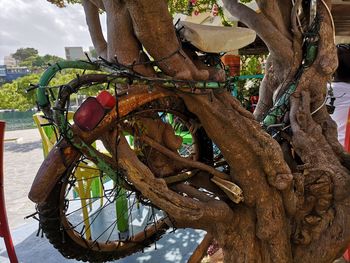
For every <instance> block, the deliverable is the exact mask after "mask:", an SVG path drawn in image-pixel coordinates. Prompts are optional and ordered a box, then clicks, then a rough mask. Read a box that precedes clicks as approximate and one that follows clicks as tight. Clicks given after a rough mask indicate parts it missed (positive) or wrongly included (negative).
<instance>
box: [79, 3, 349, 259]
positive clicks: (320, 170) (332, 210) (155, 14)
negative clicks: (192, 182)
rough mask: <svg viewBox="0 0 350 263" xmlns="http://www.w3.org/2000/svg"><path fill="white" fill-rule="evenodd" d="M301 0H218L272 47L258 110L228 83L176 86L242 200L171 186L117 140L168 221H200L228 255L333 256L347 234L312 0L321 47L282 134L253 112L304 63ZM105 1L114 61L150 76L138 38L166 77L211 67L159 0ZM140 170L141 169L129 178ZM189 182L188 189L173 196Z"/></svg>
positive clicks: (329, 37)
mask: <svg viewBox="0 0 350 263" xmlns="http://www.w3.org/2000/svg"><path fill="white" fill-rule="evenodd" d="M84 2H86V4H85V5H84V7H85V13H86V16H87V20H88V24H89V28H90V33H91V35H92V38H93V42H94V45H95V47H96V50H97V51H98V52H100V54H101V55H102V56H104V55H103V54H105V53H104V52H105V50H104V48H102V47H103V43H104V42H103V41H102V42H101V41H97V39H101V34H100V32H99V30H100V29H99V27H98V26H96V21H97V20H96V7H94V6H91V3H87V2H88V1H84ZM301 2H302V1H299V0H297V1H296V3H295V5H294V6H293V5H291V4H290V3H289V4H285V3H284V1H277V0H259V1H257V3H258V5H259V7H260V10H261V12H260V13H259V14H258V13H255V12H254V11H252V10H250V9H248V8H247V7H245V6H244V5H242V4H239V3H237V1H234V0H231V1H230V0H225V1H224V3H225V5H226V7H227V9H228V10H229V11H230V12H231V13H232V14H233V15H235V16H237V17H238V18H239V19H240V20H241V21H242V22H244V23H245V24H247V25H248V26H250V27H251V28H252V29H254V30H256V32H257V33H258V35H259V36H260V37H261V38H262V39H263V40H264V41H265V43H266V44H267V46H268V48H269V50H270V56H269V58H268V62H267V68H266V74H265V78H264V80H263V82H262V86H261V88H260V101H259V103H258V106H257V109H256V112H255V113H254V116H255V118H254V116H253V115H252V114H251V113H249V112H247V111H246V110H244V109H243V108H242V107H241V105H240V103H239V102H238V101H237V100H236V99H235V98H233V97H232V96H231V95H230V93H228V92H218V91H210V92H207V91H205V92H202V91H196V92H194V93H190V94H188V93H181V92H179V93H178V95H179V96H180V97H181V98H182V99H183V100H184V102H185V104H186V105H187V107H188V109H189V110H190V111H191V112H193V113H194V114H195V115H197V116H198V118H199V120H200V122H201V125H202V126H203V127H204V129H205V131H206V132H207V134H208V135H209V137H210V138H211V139H212V141H213V142H214V143H215V144H216V145H217V146H218V147H219V149H220V151H221V153H222V154H223V156H224V157H225V159H226V161H227V162H228V164H229V166H230V180H231V181H232V182H234V183H236V184H237V185H239V186H240V187H241V188H242V190H243V193H244V202H243V203H241V204H234V203H232V202H231V201H229V199H225V198H222V199H221V200H216V199H213V198H208V197H204V196H203V195H202V194H200V193H197V192H196V190H195V189H190V188H186V187H185V188H186V189H185V188H181V187H180V188H176V189H175V188H172V189H169V188H168V187H167V186H166V184H165V183H164V181H163V180H162V179H157V178H156V177H155V175H154V174H153V173H152V171H151V170H150V169H149V168H148V167H146V166H145V165H143V164H142V163H141V162H140V161H138V160H137V158H136V157H135V156H133V153H132V152H130V151H129V150H128V149H127V148H128V147H127V146H125V144H124V146H123V145H121V146H120V147H121V149H120V151H121V154H120V158H121V159H122V160H121V161H120V162H121V166H123V168H125V169H126V170H127V171H128V172H129V174H130V177H129V180H130V181H131V182H132V183H133V184H134V185H135V186H136V188H138V190H140V191H141V192H142V194H143V195H145V196H146V197H147V198H149V199H150V200H151V201H152V202H153V203H154V204H156V205H157V206H158V207H160V208H161V209H163V210H165V211H166V212H167V213H168V214H169V215H171V217H172V218H173V219H174V222H176V226H177V227H192V228H201V229H204V230H206V231H207V232H209V233H210V234H211V235H212V236H214V237H215V239H216V240H217V241H218V243H219V245H220V247H221V248H222V249H223V252H224V260H225V262H264V263H268V262H278V263H282V262H332V260H334V259H336V258H337V257H339V256H340V255H341V254H342V252H343V251H344V249H345V247H346V245H347V244H348V243H349V241H350V233H349V231H350V220H349V213H350V210H349V205H350V199H349V191H348V189H349V187H350V177H349V171H348V169H347V168H346V166H347V167H349V166H348V164H347V160H348V155H347V154H346V153H345V152H344V150H343V148H342V146H341V145H340V144H339V143H338V141H337V137H336V136H337V133H336V125H335V123H334V122H333V121H332V120H331V118H330V116H329V114H328V113H327V110H326V107H325V105H323V102H324V100H325V96H326V83H327V81H328V80H330V77H331V74H332V73H333V71H334V70H335V68H336V66H337V60H336V53H335V47H334V43H333V31H332V26H331V20H330V17H329V15H328V12H327V10H326V7H325V5H323V4H322V3H321V1H318V14H319V16H320V18H321V19H320V31H319V42H318V53H317V57H316V60H315V61H314V63H313V64H312V65H311V66H310V67H309V68H307V69H305V70H304V73H303V74H302V75H301V78H300V80H299V83H298V85H297V89H296V91H295V92H294V93H293V94H292V96H291V98H290V108H289V109H288V112H287V114H286V117H285V119H286V121H287V122H288V123H290V125H291V128H290V133H289V135H288V136H286V137H285V138H284V140H283V142H282V143H280V144H279V143H278V142H277V141H276V140H274V139H273V138H272V137H271V136H270V135H269V134H267V133H266V132H265V131H264V130H263V129H262V128H261V125H260V123H259V122H258V121H261V120H263V117H264V115H265V114H266V112H267V111H268V110H270V109H271V108H272V106H273V104H274V102H275V101H276V100H277V99H278V98H279V97H280V96H281V94H283V92H284V91H285V90H287V89H288V88H289V86H290V83H291V81H292V80H294V78H295V75H296V73H297V71H298V69H299V68H300V65H301V63H302V58H303V57H302V54H303V49H302V35H301V33H300V28H299V25H298V23H297V13H298V12H297V9H298V6H300V5H301ZM325 2H326V3H327V4H328V5H330V4H329V3H330V1H325ZM103 4H104V8H105V10H106V13H107V28H108V29H107V31H108V32H107V40H108V41H107V42H108V44H107V57H108V58H109V59H110V60H111V61H113V60H114V57H116V59H117V61H118V62H119V63H122V64H125V65H127V66H132V64H134V68H133V69H134V70H135V71H136V72H138V73H140V74H143V75H147V76H155V72H154V71H153V68H152V67H150V64H149V63H140V62H147V61H149V59H148V58H147V57H146V54H145V53H144V52H143V51H142V47H143V48H145V49H146V50H147V52H148V54H149V55H150V56H152V57H153V58H154V60H155V61H158V63H157V66H158V67H159V68H160V69H161V70H162V72H163V73H165V74H167V75H169V76H171V77H174V78H176V79H185V80H207V79H208V78H209V72H208V70H206V69H204V70H203V69H198V68H197V67H196V66H195V64H194V63H193V62H192V60H191V58H190V57H189V56H188V55H187V54H186V53H185V52H184V51H183V50H182V48H181V44H180V43H179V41H178V39H177V37H176V34H175V31H174V28H173V26H172V18H171V17H170V15H169V13H168V11H167V5H166V2H165V0H159V1H152V0H138V1H135V0H125V1H122V0H116V1H113V2H112V1H107V0H106V1H103ZM89 6H90V7H89ZM89 10H90V11H89ZM92 20H93V21H92ZM94 34H97V36H96V35H94ZM94 39H95V40H94ZM101 43H102V44H101ZM211 75H212V74H211ZM173 92H174V93H177V91H176V90H174V91H173ZM315 111H316V112H315ZM256 120H258V121H256ZM130 163H132V165H131V164H130ZM140 174H142V177H143V179H142V180H140V178H138V177H137V175H140ZM186 191H188V192H192V193H193V195H194V196H196V198H195V199H191V198H190V197H191V194H188V195H187V197H186V196H184V195H182V193H185V192H186ZM188 192H187V193H188ZM213 222H215V223H213Z"/></svg>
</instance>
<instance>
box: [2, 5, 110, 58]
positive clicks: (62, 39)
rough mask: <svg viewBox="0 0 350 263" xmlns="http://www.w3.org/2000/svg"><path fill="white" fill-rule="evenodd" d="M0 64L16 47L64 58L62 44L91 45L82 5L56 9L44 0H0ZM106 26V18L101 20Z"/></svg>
mask: <svg viewBox="0 0 350 263" xmlns="http://www.w3.org/2000/svg"><path fill="white" fill-rule="evenodd" d="M0 10H1V11H0V65H1V64H3V58H4V56H7V55H9V54H11V53H14V52H15V51H16V50H17V49H18V48H21V47H23V48H25V47H33V48H35V49H37V50H38V51H39V54H40V55H45V54H50V55H56V56H60V57H63V58H64V57H65V54H64V47H66V46H82V47H83V49H84V50H88V48H89V47H90V46H92V42H91V39H90V35H89V32H88V29H87V26H86V22H85V16H84V11H83V7H82V6H80V5H69V6H68V7H66V8H58V7H56V6H55V5H52V4H50V3H49V2H47V1H46V0H30V1H29V0H0ZM101 23H102V26H103V28H105V26H104V25H105V17H104V16H102V20H101Z"/></svg>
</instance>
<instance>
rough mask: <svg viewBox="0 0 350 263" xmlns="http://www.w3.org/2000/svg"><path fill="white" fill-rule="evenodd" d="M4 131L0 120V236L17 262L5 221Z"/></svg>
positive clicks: (13, 260)
mask: <svg viewBox="0 0 350 263" xmlns="http://www.w3.org/2000/svg"><path fill="white" fill-rule="evenodd" d="M4 133H5V122H3V121H0V236H1V237H3V238H4V241H5V245H6V250H7V254H8V257H9V259H10V261H11V263H18V259H17V256H16V252H15V248H14V247H13V243H12V238H11V233H10V228H9V225H8V222H7V214H6V206H5V195H4V171H3V158H4Z"/></svg>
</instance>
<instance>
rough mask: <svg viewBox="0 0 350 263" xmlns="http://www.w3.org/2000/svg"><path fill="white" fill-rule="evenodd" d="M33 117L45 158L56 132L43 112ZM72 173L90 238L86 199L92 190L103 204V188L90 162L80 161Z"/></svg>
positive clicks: (97, 171) (89, 196) (96, 170)
mask: <svg viewBox="0 0 350 263" xmlns="http://www.w3.org/2000/svg"><path fill="white" fill-rule="evenodd" d="M73 114H74V113H73V112H69V113H68V119H69V120H72V119H73ZM33 119H34V122H35V124H36V126H37V128H38V130H39V133H40V136H41V140H42V145H43V152H44V157H45V158H46V156H47V155H48V154H49V152H50V151H51V150H52V148H53V147H54V145H55V144H56V141H57V138H56V136H57V134H58V132H57V130H56V128H55V127H54V126H53V125H48V123H49V122H48V120H47V119H45V118H44V117H43V114H41V113H36V114H34V115H33ZM74 175H75V177H76V181H77V183H78V186H77V187H76V186H75V187H74V189H75V191H76V192H77V194H78V195H79V197H80V202H81V209H82V212H83V218H84V225H85V231H86V232H85V234H86V238H87V239H91V229H90V221H89V212H88V209H87V208H88V207H90V210H91V209H92V202H90V203H88V204H87V202H86V200H91V192H92V195H93V197H101V198H100V199H101V206H102V205H103V197H102V196H103V195H102V192H103V189H102V184H101V182H100V171H99V170H98V169H97V168H96V167H95V166H94V165H93V164H92V163H91V162H87V163H82V162H80V163H79V165H78V166H77V167H76V168H75V171H74Z"/></svg>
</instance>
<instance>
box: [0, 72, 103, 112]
mask: <svg viewBox="0 0 350 263" xmlns="http://www.w3.org/2000/svg"><path fill="white" fill-rule="evenodd" d="M86 73H89V72H86ZM77 74H82V71H81V70H76V69H74V70H73V69H70V70H69V69H68V70H63V71H62V72H61V73H57V75H56V77H55V78H53V79H52V80H51V82H50V86H52V87H57V86H59V85H63V84H67V83H68V82H70V81H71V80H72V79H75V78H76V77H77ZM40 76H41V73H39V74H30V75H27V76H24V77H21V78H18V79H16V80H14V81H13V82H11V83H6V84H4V85H2V86H0V109H18V110H20V111H26V110H29V109H31V108H33V107H35V104H36V103H35V100H36V98H35V91H30V92H29V93H26V89H27V88H28V87H29V85H30V84H37V83H38V82H39V79H40ZM100 89H101V85H99V86H98V85H95V86H93V87H91V88H89V89H83V90H82V91H81V92H80V94H82V95H88V96H92V95H95V94H96V93H97V91H98V90H100ZM53 91H54V93H55V94H57V88H53ZM73 99H74V98H73Z"/></svg>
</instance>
